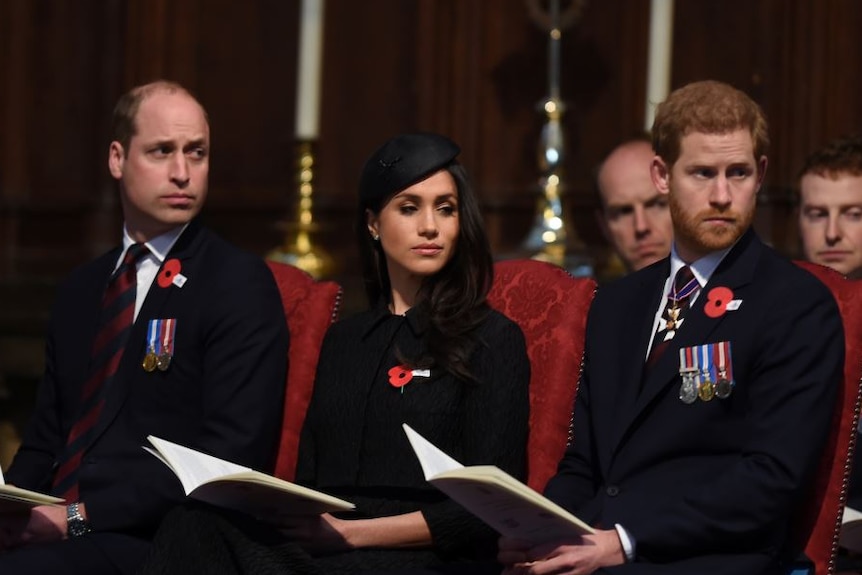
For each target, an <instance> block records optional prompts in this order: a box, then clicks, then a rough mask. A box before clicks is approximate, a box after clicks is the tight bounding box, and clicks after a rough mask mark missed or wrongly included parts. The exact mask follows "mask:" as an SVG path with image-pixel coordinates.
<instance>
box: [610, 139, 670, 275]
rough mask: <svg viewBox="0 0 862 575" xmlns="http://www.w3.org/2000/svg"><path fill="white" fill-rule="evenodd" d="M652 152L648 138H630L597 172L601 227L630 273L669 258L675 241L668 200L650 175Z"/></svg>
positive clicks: (612, 153)
mask: <svg viewBox="0 0 862 575" xmlns="http://www.w3.org/2000/svg"><path fill="white" fill-rule="evenodd" d="M654 156H655V154H654V153H653V150H652V145H651V144H650V143H649V142H648V141H646V140H631V141H628V142H625V143H623V144H621V145H619V146H617V147H616V148H614V150H613V151H612V152H611V153H610V154H608V156H607V157H606V158H605V160H604V161H603V162H602V163H601V165H600V166H599V169H598V171H597V173H596V187H597V189H598V192H599V197H600V199H601V203H602V209H601V212H600V213H599V214H598V220H599V226H600V227H601V228H602V231H603V232H604V234H605V237H606V238H607V240H608V242H610V244H611V246H613V248H614V250H616V252H617V254H619V256H620V258H621V259H622V261H623V263H624V264H625V266H626V268H627V269H628V270H629V271H637V270H639V269H641V268H644V267H646V266H648V265H650V264H651V263H653V262H657V261H658V260H660V259H662V258H665V257H667V255H668V254H669V253H670V244H671V241H672V240H673V228H672V225H671V220H670V210H669V209H668V204H667V198H666V197H665V196H663V195H662V194H660V193H659V192H658V190H656V188H655V186H654V185H653V182H652V178H651V177H650V165H651V164H652V160H653V157H654Z"/></svg>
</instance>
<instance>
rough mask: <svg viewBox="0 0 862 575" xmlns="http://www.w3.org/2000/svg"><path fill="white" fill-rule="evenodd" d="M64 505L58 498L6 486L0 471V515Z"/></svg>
mask: <svg viewBox="0 0 862 575" xmlns="http://www.w3.org/2000/svg"><path fill="white" fill-rule="evenodd" d="M63 503H65V501H63V500H62V499H60V498H59V497H52V496H51V495H45V494H44V493H39V492H38V491H30V490H29V489H21V488H20V487H15V486H14V485H6V481H5V480H4V479H3V472H2V471H0V515H2V514H4V513H21V512H23V511H26V510H27V509H30V508H31V507H36V506H37V505H62V504H63Z"/></svg>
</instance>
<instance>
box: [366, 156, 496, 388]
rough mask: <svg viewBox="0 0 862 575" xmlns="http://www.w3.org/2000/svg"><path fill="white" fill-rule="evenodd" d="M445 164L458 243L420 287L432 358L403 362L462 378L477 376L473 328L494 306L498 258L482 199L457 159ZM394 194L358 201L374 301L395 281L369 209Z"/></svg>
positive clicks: (385, 295)
mask: <svg viewBox="0 0 862 575" xmlns="http://www.w3.org/2000/svg"><path fill="white" fill-rule="evenodd" d="M442 169H444V170H446V171H448V172H449V173H450V174H451V175H452V178H453V179H454V180H455V185H456V187H457V189H458V226H459V228H458V243H457V245H456V248H455V253H454V254H453V255H452V258H451V259H450V260H449V262H447V263H446V265H445V266H444V267H443V269H441V270H440V271H439V272H437V273H436V274H434V275H433V276H429V277H426V278H425V279H424V280H423V282H422V286H421V287H420V288H419V294H418V297H417V306H422V308H423V311H424V312H425V313H426V314H427V318H428V328H427V331H426V344H427V346H428V355H429V357H422V358H405V361H407V362H408V363H409V364H411V365H412V366H414V367H428V366H429V364H436V365H439V366H440V367H442V368H443V369H445V370H446V371H448V372H449V373H451V374H452V375H454V376H455V377H457V378H459V379H462V380H467V381H473V380H475V378H474V376H473V374H472V373H470V369H469V360H470V355H471V353H472V352H473V349H474V348H475V347H476V343H477V342H476V340H475V336H474V331H475V330H476V328H477V327H478V326H479V325H480V324H481V323H482V321H483V320H484V319H485V317H486V316H487V314H488V312H489V309H490V308H489V307H488V303H487V301H486V298H487V295H488V291H489V290H490V289H491V282H492V281H493V278H494V263H493V259H492V257H491V247H490V245H489V243H488V236H487V235H486V234H485V226H484V223H483V220H482V214H481V212H480V211H479V202H478V200H477V199H476V195H475V193H474V192H473V189H472V187H471V186H470V183H469V181H468V179H467V174H466V171H465V170H464V168H463V167H462V166H461V165H460V164H459V163H458V162H455V161H452V162H450V163H449V164H447V165H446V166H444V167H443V168H442ZM399 191H400V190H399ZM396 193H397V192H396ZM393 196H394V194H392V195H390V196H389V197H387V198H385V199H384V200H383V201H381V202H380V203H379V205H377V206H372V205H366V204H365V203H364V202H363V201H362V200H360V202H359V209H358V210H357V212H358V213H357V220H356V235H357V240H358V241H359V252H360V256H361V261H362V271H363V278H364V280H365V291H366V294H367V295H368V301H369V303H370V304H371V305H372V306H374V305H376V304H377V303H378V302H380V300H381V299H383V300H385V301H388V300H389V297H390V294H391V286H390V283H389V272H388V270H387V268H386V256H385V254H384V253H383V249H382V248H381V246H380V242H379V241H374V240H373V239H372V238H371V236H370V234H369V233H368V227H367V214H366V210H371V211H372V212H374V213H375V214H377V213H380V210H381V209H382V208H383V206H385V205H386V203H387V202H388V201H389V200H391V199H392V197H393Z"/></svg>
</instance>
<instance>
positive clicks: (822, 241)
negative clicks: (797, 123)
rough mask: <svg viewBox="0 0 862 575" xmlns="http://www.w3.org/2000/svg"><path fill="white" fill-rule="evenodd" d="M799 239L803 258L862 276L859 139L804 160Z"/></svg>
mask: <svg viewBox="0 0 862 575" xmlns="http://www.w3.org/2000/svg"><path fill="white" fill-rule="evenodd" d="M799 234H800V236H801V238H802V249H803V252H804V253H805V257H806V259H808V260H809V261H812V262H815V263H818V264H822V265H824V266H828V267H831V268H833V269H835V270H837V271H839V272H841V273H842V274H844V275H845V276H847V277H849V278H854V279H856V278H860V277H862V136H860V135H854V136H848V137H843V138H839V139H837V140H833V141H831V142H829V143H828V144H827V145H826V146H824V147H823V148H821V149H819V150H817V151H815V152H814V153H813V154H811V155H810V156H809V157H808V159H807V160H806V161H805V165H804V166H803V168H802V171H801V172H800V180H799Z"/></svg>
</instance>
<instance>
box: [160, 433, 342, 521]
mask: <svg viewBox="0 0 862 575" xmlns="http://www.w3.org/2000/svg"><path fill="white" fill-rule="evenodd" d="M147 439H149V441H150V443H151V444H152V445H153V448H152V449H151V448H149V447H144V449H145V450H147V451H148V452H150V453H152V454H153V455H155V456H156V457H157V458H159V459H160V460H161V461H162V463H164V464H165V465H167V466H168V467H169V468H170V469H171V471H173V472H174V474H175V475H176V476H177V478H179V480H180V483H182V485H183V490H184V491H185V493H186V495H188V496H189V497H191V498H192V499H197V500H199V501H205V502H207V503H211V504H213V505H217V506H219V507H225V508H227V509H233V510H236V511H242V512H245V513H248V514H250V515H253V516H255V517H259V518H261V519H266V520H270V521H277V520H278V519H279V518H280V517H290V516H295V515H316V514H318V513H324V512H328V511H349V510H352V509H354V507H355V506H354V505H353V504H352V503H349V502H347V501H344V500H342V499H338V498H337V497H333V496H331V495H327V494H325V493H321V492H319V491H315V490H314V489H309V488H308V487H303V486H301V485H296V484H295V483H290V482H289V481H284V480H282V479H278V478H277V477H273V476H271V475H267V474H265V473H261V472H259V471H254V470H252V469H249V468H248V467H243V466H242V465H237V464H235V463H230V462H228V461H225V460H223V459H219V458H218V457H213V456H212V455H207V454H205V453H201V452H200V451H196V450H194V449H190V448H188V447H184V446H182V445H177V444H176V443H172V442H170V441H167V440H165V439H159V438H158V437H153V436H152V435H150V436H148V437H147Z"/></svg>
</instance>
